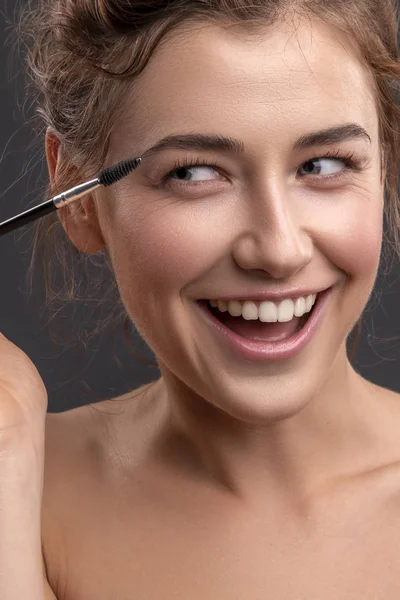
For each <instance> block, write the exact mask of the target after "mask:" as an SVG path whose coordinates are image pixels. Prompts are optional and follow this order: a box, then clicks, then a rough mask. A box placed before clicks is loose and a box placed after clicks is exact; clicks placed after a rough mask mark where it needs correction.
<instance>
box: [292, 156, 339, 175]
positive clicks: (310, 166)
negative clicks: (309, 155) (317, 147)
mask: <svg viewBox="0 0 400 600" xmlns="http://www.w3.org/2000/svg"><path fill="white" fill-rule="evenodd" d="M340 162H341V163H342V164H344V165H345V161H344V160H340V159H338V158H313V159H312V160H309V161H307V162H306V163H304V165H303V166H302V167H301V168H300V171H301V169H304V171H305V175H322V176H326V175H327V176H331V175H334V174H335V173H338V172H339V173H340V172H341V171H342V170H343V169H340V165H338V163H340ZM324 167H325V168H324ZM345 169H346V165H345ZM345 169H344V170H345Z"/></svg>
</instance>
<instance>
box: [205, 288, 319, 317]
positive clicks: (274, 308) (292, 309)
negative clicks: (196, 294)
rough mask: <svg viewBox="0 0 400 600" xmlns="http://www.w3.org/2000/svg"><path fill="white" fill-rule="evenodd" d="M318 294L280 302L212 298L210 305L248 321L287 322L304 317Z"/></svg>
mask: <svg viewBox="0 0 400 600" xmlns="http://www.w3.org/2000/svg"><path fill="white" fill-rule="evenodd" d="M316 297H317V294H310V295H309V296H306V297H303V296H301V297H300V298H297V300H295V301H293V300H290V299H286V300H282V301H281V302H280V303H279V304H275V302H270V301H263V302H260V303H259V304H258V303H257V304H256V303H255V302H252V301H250V300H246V301H245V302H239V301H238V300H231V301H230V302H224V301H223V300H210V301H209V302H210V305H211V306H212V307H213V308H218V310H220V311H221V312H227V311H228V312H229V314H230V315H232V317H240V316H242V317H243V319H246V321H256V320H257V319H259V320H260V321H262V322H263V323H276V322H277V321H279V322H280V323H286V322H288V321H291V320H292V319H293V317H302V316H303V315H304V314H306V313H308V312H310V311H311V309H312V307H313V306H314V303H315V300H316Z"/></svg>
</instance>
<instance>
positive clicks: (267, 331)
mask: <svg viewBox="0 0 400 600" xmlns="http://www.w3.org/2000/svg"><path fill="white" fill-rule="evenodd" d="M198 302H199V303H200V304H201V305H202V306H204V307H205V308H206V309H207V310H208V311H209V312H210V313H211V314H212V316H213V317H214V318H215V319H217V320H218V321H219V322H220V323H222V325H224V326H225V327H227V328H228V329H230V330H231V331H233V332H235V333H236V334H238V335H240V336H242V337H244V338H247V339H249V340H255V341H265V342H274V341H280V340H284V339H287V338H290V337H292V336H293V335H295V334H296V333H298V332H299V331H300V330H301V329H302V328H303V327H304V325H305V324H306V323H307V321H308V319H309V318H310V316H311V314H312V313H313V310H314V308H315V306H316V305H317V303H318V296H317V301H316V302H315V303H314V305H313V307H312V309H311V310H310V311H309V312H308V313H305V314H304V315H303V316H302V317H293V319H291V320H290V321H287V322H283V323H281V322H279V321H277V322H276V323H263V322H262V321H260V320H259V319H257V320H246V319H244V318H243V317H242V316H239V317H233V316H232V315H231V314H230V313H229V312H227V311H226V312H221V311H220V310H218V308H216V307H215V308H214V307H212V306H211V305H210V303H209V301H208V300H199V301H198Z"/></svg>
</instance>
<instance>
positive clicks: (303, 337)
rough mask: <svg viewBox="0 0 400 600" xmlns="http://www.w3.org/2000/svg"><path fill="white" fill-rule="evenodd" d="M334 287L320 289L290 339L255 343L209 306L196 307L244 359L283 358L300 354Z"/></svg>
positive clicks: (312, 334)
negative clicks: (219, 316)
mask: <svg viewBox="0 0 400 600" xmlns="http://www.w3.org/2000/svg"><path fill="white" fill-rule="evenodd" d="M333 287H334V286H332V287H330V288H328V289H327V290H324V291H323V292H320V293H319V294H318V295H317V300H316V303H315V305H314V307H313V311H312V313H311V315H310V318H309V319H308V321H307V322H306V323H305V325H304V326H303V328H302V329H301V330H300V331H299V332H297V333H296V334H295V335H293V336H292V337H291V338H287V339H286V340H281V341H277V342H255V341H252V340H248V339H246V338H243V337H241V336H240V335H238V334H237V333H235V332H234V331H232V330H231V329H229V328H228V327H225V325H223V324H222V323H221V322H220V321H218V319H216V318H215V317H214V316H213V314H212V313H211V312H210V311H209V310H208V308H207V307H206V306H205V305H204V304H202V303H199V302H195V305H196V307H197V309H198V310H199V312H200V314H201V315H202V317H203V318H204V319H205V320H206V322H207V323H208V324H209V325H211V327H212V328H213V330H214V331H215V332H216V333H217V335H218V337H219V338H220V339H221V340H223V341H225V342H226V343H227V344H228V346H229V347H230V348H232V349H233V350H234V351H236V352H237V353H238V354H239V355H240V356H241V357H243V358H245V359H246V360H251V361H254V360H284V359H288V358H292V357H294V356H296V355H297V354H299V352H301V350H303V348H304V347H305V346H306V345H307V344H308V342H309V341H310V340H311V339H312V337H313V336H314V334H315V332H316V331H317V328H318V327H319V325H320V323H321V321H322V318H323V316H324V314H325V311H326V310H327V308H328V306H329V303H330V301H331V298H332V290H333Z"/></svg>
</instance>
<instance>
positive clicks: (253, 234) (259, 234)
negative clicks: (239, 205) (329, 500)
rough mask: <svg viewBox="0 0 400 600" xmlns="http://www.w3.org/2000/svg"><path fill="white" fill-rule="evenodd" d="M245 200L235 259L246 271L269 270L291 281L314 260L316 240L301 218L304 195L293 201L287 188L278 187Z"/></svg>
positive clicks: (275, 276)
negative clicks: (301, 203)
mask: <svg viewBox="0 0 400 600" xmlns="http://www.w3.org/2000/svg"><path fill="white" fill-rule="evenodd" d="M269 187H270V189H269V191H266V192H264V193H263V194H260V191H259V190H258V192H257V193H254V194H253V195H252V196H247V198H246V200H245V204H246V208H245V210H244V214H245V215H246V216H245V217H243V223H244V225H243V226H242V231H241V232H240V234H239V235H238V237H237V238H236V241H235V242H234V244H233V251H232V254H233V258H234V260H235V262H236V263H237V264H238V265H239V266H240V267H241V268H242V269H245V270H257V271H260V270H262V271H265V272H267V273H269V274H270V275H271V277H273V278H277V279H280V278H285V279H289V278H290V277H292V276H293V275H294V274H295V273H297V272H298V271H300V270H301V269H303V268H304V267H305V266H306V265H307V264H308V263H310V262H311V260H312V255H313V241H312V237H311V236H310V234H309V232H308V231H307V229H306V228H305V227H304V222H303V223H302V219H301V208H300V207H299V206H296V204H295V202H302V201H303V202H304V196H303V197H302V196H298V197H297V198H296V199H295V198H294V197H292V198H289V196H288V192H287V190H285V188H284V186H282V187H279V185H275V187H274V189H273V190H272V189H271V184H269Z"/></svg>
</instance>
